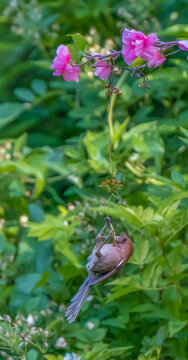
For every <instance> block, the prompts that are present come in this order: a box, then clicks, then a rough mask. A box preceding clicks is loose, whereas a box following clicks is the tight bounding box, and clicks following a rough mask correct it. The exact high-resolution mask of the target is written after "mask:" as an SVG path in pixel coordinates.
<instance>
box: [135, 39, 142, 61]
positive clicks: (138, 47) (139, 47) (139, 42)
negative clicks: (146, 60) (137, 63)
mask: <svg viewBox="0 0 188 360" xmlns="http://www.w3.org/2000/svg"><path fill="white" fill-rule="evenodd" d="M143 48H144V41H143V40H136V41H135V55H136V57H138V56H141V55H142V53H143Z"/></svg>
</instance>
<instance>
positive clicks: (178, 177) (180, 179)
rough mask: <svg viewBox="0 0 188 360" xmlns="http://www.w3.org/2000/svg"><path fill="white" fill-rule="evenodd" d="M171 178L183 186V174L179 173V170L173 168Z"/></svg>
mask: <svg viewBox="0 0 188 360" xmlns="http://www.w3.org/2000/svg"><path fill="white" fill-rule="evenodd" d="M171 179H172V181H174V182H175V183H177V184H180V185H182V186H183V187H185V179H184V177H183V175H182V174H180V173H179V172H177V171H175V170H173V171H172V172H171Z"/></svg>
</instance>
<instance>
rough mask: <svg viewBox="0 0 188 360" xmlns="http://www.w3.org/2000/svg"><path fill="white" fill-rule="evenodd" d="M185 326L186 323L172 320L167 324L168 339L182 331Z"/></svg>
mask: <svg viewBox="0 0 188 360" xmlns="http://www.w3.org/2000/svg"><path fill="white" fill-rule="evenodd" d="M185 325H187V321H180V320H172V321H169V323H168V329H169V332H170V337H173V336H174V335H175V334H177V333H178V332H179V331H180V330H181V329H183V328H184V327H185Z"/></svg>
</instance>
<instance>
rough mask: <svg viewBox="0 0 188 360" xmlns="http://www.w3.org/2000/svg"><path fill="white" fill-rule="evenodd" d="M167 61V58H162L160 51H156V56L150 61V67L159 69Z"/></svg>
mask: <svg viewBox="0 0 188 360" xmlns="http://www.w3.org/2000/svg"><path fill="white" fill-rule="evenodd" d="M165 60H166V58H164V57H162V56H161V54H160V52H159V51H156V53H155V54H154V56H153V57H151V58H150V59H149V60H148V67H152V66H154V67H157V66H159V65H161V64H162V63H163V62H164V61H165Z"/></svg>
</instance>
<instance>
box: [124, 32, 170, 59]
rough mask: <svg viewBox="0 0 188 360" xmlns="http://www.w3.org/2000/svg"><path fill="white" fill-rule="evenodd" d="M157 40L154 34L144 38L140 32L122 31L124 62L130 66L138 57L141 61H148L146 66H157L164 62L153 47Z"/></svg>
mask: <svg viewBox="0 0 188 360" xmlns="http://www.w3.org/2000/svg"><path fill="white" fill-rule="evenodd" d="M158 40H159V39H158V38H157V36H156V35H155V34H154V33H152V34H150V35H148V36H146V35H144V34H143V33H142V32H141V31H136V30H128V29H124V31H123V35H122V42H123V47H122V55H123V59H124V61H125V62H126V63H127V64H128V65H130V64H131V62H132V61H133V60H135V59H136V58H137V57H138V56H140V57H141V58H142V59H143V60H147V61H148V66H153V65H154V66H158V65H159V63H162V62H163V61H164V60H165V58H162V56H161V55H160V53H159V51H158V50H157V48H156V47H155V46H154V45H153V44H154V43H156V42H157V41H158ZM162 59H163V60H162ZM151 64H152V65H151Z"/></svg>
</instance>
